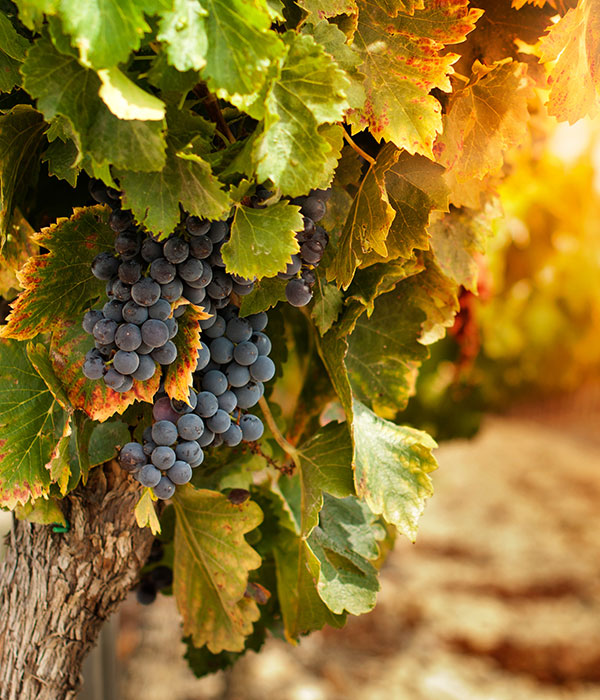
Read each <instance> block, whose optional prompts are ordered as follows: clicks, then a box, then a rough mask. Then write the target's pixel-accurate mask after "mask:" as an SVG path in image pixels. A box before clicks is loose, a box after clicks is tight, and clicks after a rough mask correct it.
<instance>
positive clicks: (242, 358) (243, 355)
mask: <svg viewBox="0 0 600 700" xmlns="http://www.w3.org/2000/svg"><path fill="white" fill-rule="evenodd" d="M233 357H234V359H235V361H236V362H237V363H238V365H243V366H244V367H248V366H249V365H251V364H253V363H254V362H255V361H256V359H257V358H258V348H257V347H256V345H254V343H251V342H250V341H249V340H245V341H244V342H243V343H238V345H236V346H235V349H234V351H233Z"/></svg>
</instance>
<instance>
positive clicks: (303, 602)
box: [273, 531, 346, 642]
mask: <svg viewBox="0 0 600 700" xmlns="http://www.w3.org/2000/svg"><path fill="white" fill-rule="evenodd" d="M273 552H274V555H275V564H276V567H277V594H278V597H279V604H280V606H281V614H282V616H283V622H284V626H285V636H286V639H287V640H288V641H290V642H293V641H294V640H296V639H297V638H298V637H299V636H300V635H303V634H307V633H308V632H312V631H313V630H318V629H321V628H322V627H323V626H324V625H331V627H343V625H344V623H345V621H346V618H345V615H336V614H334V613H332V612H331V611H330V610H329V608H328V607H327V606H326V605H325V603H324V602H323V601H322V600H321V597H320V596H319V594H318V592H317V582H318V581H319V575H320V568H321V567H320V564H319V560H318V559H317V557H316V556H315V554H314V552H313V551H312V549H311V548H310V545H309V544H308V543H307V542H306V540H304V539H302V538H300V537H296V536H294V535H293V534H292V533H290V532H288V531H282V532H281V535H280V537H279V538H278V541H277V545H276V547H275V549H274V551H273Z"/></svg>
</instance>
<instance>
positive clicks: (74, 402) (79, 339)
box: [50, 321, 161, 423]
mask: <svg viewBox="0 0 600 700" xmlns="http://www.w3.org/2000/svg"><path fill="white" fill-rule="evenodd" d="M93 346H94V341H93V339H92V338H91V337H90V336H89V335H87V333H85V332H84V331H83V329H82V328H81V323H80V322H79V321H77V322H76V323H71V322H64V323H61V324H55V327H54V331H53V333H52V342H51V345H50V356H51V359H52V366H53V367H54V371H55V372H56V375H57V376H58V378H59V379H60V381H61V383H62V385H63V386H64V387H65V390H66V392H67V395H68V397H69V402H70V404H71V406H73V408H78V409H80V410H82V411H84V412H85V413H86V414H87V415H88V416H89V417H90V418H92V419H93V420H97V421H99V422H101V423H102V422H104V421H105V420H108V418H110V417H111V416H113V415H114V414H115V413H119V414H121V413H123V412H124V411H125V410H126V409H127V408H128V407H129V406H131V405H132V404H133V403H135V402H136V401H147V402H150V403H151V402H152V397H153V396H154V394H155V393H156V392H157V391H158V387H159V385H160V378H161V373H160V372H158V371H157V372H155V373H154V376H153V377H152V378H151V379H149V380H148V381H146V382H140V381H137V380H134V382H133V387H132V388H131V389H130V390H129V391H126V392H123V393H118V392H116V391H113V390H112V389H110V388H109V387H107V386H106V384H105V383H104V381H102V380H101V379H100V380H99V379H87V378H86V377H85V376H84V374H83V363H84V361H85V354H86V352H87V351H88V350H89V349H90V348H92V347H93Z"/></svg>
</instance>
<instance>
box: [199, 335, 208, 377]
mask: <svg viewBox="0 0 600 700" xmlns="http://www.w3.org/2000/svg"><path fill="white" fill-rule="evenodd" d="M209 362H210V350H209V349H208V345H207V344H206V343H202V342H201V343H200V347H199V348H198V359H197V360H196V372H199V371H200V370H202V369H204V368H205V367H206V365H207V364H208V363H209Z"/></svg>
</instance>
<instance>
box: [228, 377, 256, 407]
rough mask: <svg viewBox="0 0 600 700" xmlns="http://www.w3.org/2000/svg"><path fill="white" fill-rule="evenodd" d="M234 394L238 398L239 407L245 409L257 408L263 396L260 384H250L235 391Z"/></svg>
mask: <svg viewBox="0 0 600 700" xmlns="http://www.w3.org/2000/svg"><path fill="white" fill-rule="evenodd" d="M234 392H235V395H236V397H237V405H238V406H239V407H240V408H244V409H245V408H252V406H256V404H257V403H258V400H259V399H260V396H261V392H260V386H259V383H258V382H248V384H245V385H244V386H240V387H238V388H237V389H234Z"/></svg>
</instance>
